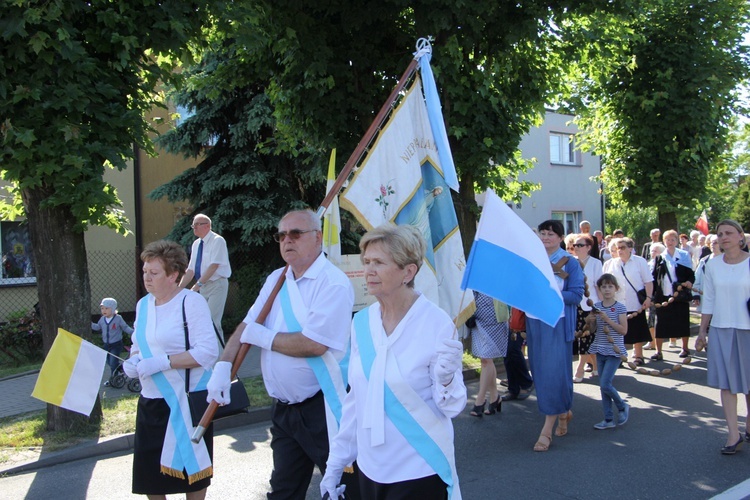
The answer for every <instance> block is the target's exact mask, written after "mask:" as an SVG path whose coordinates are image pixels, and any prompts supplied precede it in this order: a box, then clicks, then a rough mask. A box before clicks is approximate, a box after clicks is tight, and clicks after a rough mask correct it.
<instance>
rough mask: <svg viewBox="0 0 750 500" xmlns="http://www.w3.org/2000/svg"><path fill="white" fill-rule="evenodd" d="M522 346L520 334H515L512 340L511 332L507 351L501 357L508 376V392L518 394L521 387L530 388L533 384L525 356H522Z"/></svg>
mask: <svg viewBox="0 0 750 500" xmlns="http://www.w3.org/2000/svg"><path fill="white" fill-rule="evenodd" d="M522 346H523V338H522V337H521V335H520V334H518V333H517V334H516V340H513V334H512V333H511V334H510V335H508V353H507V354H506V356H505V358H504V359H503V364H504V365H505V374H506V375H507V376H508V392H509V393H511V394H515V395H518V394H519V393H520V392H521V389H523V390H527V389H529V388H531V385H532V384H533V380H532V379H531V375H530V374H529V367H528V365H527V364H526V358H524V357H523V350H522Z"/></svg>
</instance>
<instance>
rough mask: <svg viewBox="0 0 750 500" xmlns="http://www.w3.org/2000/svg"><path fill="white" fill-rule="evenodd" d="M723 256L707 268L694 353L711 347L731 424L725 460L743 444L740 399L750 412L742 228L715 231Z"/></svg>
mask: <svg viewBox="0 0 750 500" xmlns="http://www.w3.org/2000/svg"><path fill="white" fill-rule="evenodd" d="M716 236H717V237H718V239H719V244H720V245H721V249H722V250H723V251H724V255H722V256H720V257H716V258H713V259H711V260H709V261H708V263H707V264H706V270H705V274H704V276H703V297H702V300H701V302H702V304H701V305H702V310H701V326H700V330H699V332H698V338H697V339H696V341H695V344H696V349H698V348H699V347H700V346H701V345H706V343H707V342H708V340H707V337H706V336H707V334H708V333H709V332H710V334H711V349H709V350H708V385H710V386H711V387H717V388H719V389H720V390H721V407H722V408H723V409H724V418H725V419H726V422H727V431H728V433H727V440H726V444H725V445H724V446H723V447H722V448H721V453H722V454H724V455H734V454H735V452H736V451H737V448H738V447H739V446H740V445H741V444H742V439H743V436H742V433H741V432H740V430H739V426H738V423H737V395H738V394H744V395H745V401H746V403H747V406H748V407H749V408H750V312H748V308H747V301H748V297H750V260H749V259H748V254H747V253H746V252H744V251H743V249H744V248H746V246H747V242H746V240H745V234H744V233H743V231H742V226H740V225H739V224H738V223H737V222H735V221H733V220H724V221H721V222H719V224H718V225H717V226H716ZM744 439H745V440H747V441H750V415H748V416H747V417H746V421H745V436H744Z"/></svg>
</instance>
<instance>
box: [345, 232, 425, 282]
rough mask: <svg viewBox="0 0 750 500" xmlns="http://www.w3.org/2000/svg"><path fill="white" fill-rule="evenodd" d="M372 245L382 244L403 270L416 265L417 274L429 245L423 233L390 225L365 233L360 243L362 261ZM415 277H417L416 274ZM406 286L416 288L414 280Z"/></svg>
mask: <svg viewBox="0 0 750 500" xmlns="http://www.w3.org/2000/svg"><path fill="white" fill-rule="evenodd" d="M370 243H380V244H382V245H383V246H384V247H385V248H386V250H387V251H388V253H389V255H390V256H391V258H392V259H393V262H395V263H396V265H397V266H398V267H400V268H401V269H403V268H405V267H406V266H408V265H409V264H415V265H416V266H417V272H419V268H420V267H422V261H424V257H425V252H426V250H427V244H426V243H425V241H424V237H423V236H422V233H420V232H419V230H417V228H415V227H414V226H410V225H403V226H396V225H395V224H390V223H388V224H383V225H381V226H378V227H376V228H375V229H372V230H371V231H368V232H367V233H365V235H364V236H362V239H361V240H360V241H359V249H360V251H361V253H360V255H359V258H360V259H364V255H365V251H366V250H367V247H368V245H370ZM414 276H416V273H415V274H414ZM406 285H407V286H408V287H410V288H414V278H412V280H411V281H410V282H409V283H407V284H406Z"/></svg>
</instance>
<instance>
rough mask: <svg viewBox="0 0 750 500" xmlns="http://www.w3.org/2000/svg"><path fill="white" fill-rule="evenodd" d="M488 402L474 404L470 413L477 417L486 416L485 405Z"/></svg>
mask: <svg viewBox="0 0 750 500" xmlns="http://www.w3.org/2000/svg"><path fill="white" fill-rule="evenodd" d="M486 404H487V401H485V402H484V403H482V404H481V405H474V408H472V410H471V411H470V412H469V415H471V416H472V417H476V418H482V417H483V416H484V406H485V405H486Z"/></svg>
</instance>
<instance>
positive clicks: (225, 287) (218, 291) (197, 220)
mask: <svg viewBox="0 0 750 500" xmlns="http://www.w3.org/2000/svg"><path fill="white" fill-rule="evenodd" d="M192 227H193V234H195V236H196V237H197V239H196V240H195V241H194V242H193V247H192V250H191V252H190V263H189V264H188V269H187V271H186V272H185V275H184V276H183V277H182V280H181V281H180V286H181V287H183V288H185V287H186V286H188V285H189V284H190V282H191V281H192V280H193V278H195V280H196V282H195V284H194V285H193V288H192V290H193V291H195V292H199V293H200V294H201V295H202V296H203V297H204V298H205V299H206V301H207V302H208V308H209V309H210V310H211V319H212V320H213V322H214V325H215V326H216V330H217V332H219V335H220V336H221V338H222V339H223V338H224V332H223V330H222V329H221V317H222V316H223V315H224V305H225V304H226V302H227V292H228V291H229V282H228V281H227V278H229V277H230V276H231V275H232V268H231V267H230V265H229V253H228V252H227V242H226V241H224V238H222V237H221V236H219V235H218V234H216V233H215V232H213V231H212V230H211V219H209V218H208V216H206V215H203V214H198V215H196V216H195V217H194V218H193V225H192Z"/></svg>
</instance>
